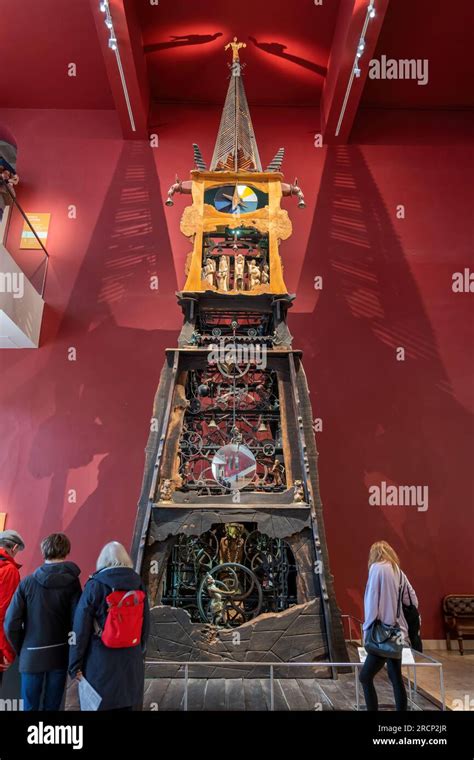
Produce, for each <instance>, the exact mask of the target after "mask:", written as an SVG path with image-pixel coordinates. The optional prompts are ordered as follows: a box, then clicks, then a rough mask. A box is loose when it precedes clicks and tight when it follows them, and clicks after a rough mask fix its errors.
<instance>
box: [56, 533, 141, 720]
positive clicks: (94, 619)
mask: <svg viewBox="0 0 474 760" xmlns="http://www.w3.org/2000/svg"><path fill="white" fill-rule="evenodd" d="M135 590H140V591H143V592H145V600H144V610H143V624H142V631H141V638H140V644H139V645H138V646H130V647H120V648H117V649H115V648H111V647H108V646H106V645H105V644H103V643H102V640H101V638H100V631H101V630H102V629H103V628H104V625H105V621H106V618H107V603H106V597H107V596H108V595H109V594H111V593H112V592H113V591H135ZM148 631H149V607H148V599H147V596H146V591H145V587H144V585H143V583H142V580H141V578H140V576H139V575H138V574H137V573H136V572H135V571H134V570H133V563H132V560H131V559H130V557H129V555H128V553H127V551H126V550H125V548H124V547H123V546H122V544H119V543H118V542H117V541H112V542H111V543H109V544H106V545H105V546H104V548H103V549H102V551H101V553H100V555H99V558H98V560H97V572H95V573H94V574H93V575H91V576H90V578H89V580H88V581H87V583H86V585H85V586H84V591H83V593H82V596H81V599H80V601H79V604H78V606H77V609H76V614H75V616H74V626H73V634H74V635H73V638H72V643H71V646H70V653H69V675H70V676H71V678H75V677H77V678H79V679H80V678H82V677H84V678H85V679H86V680H87V681H88V682H89V683H90V685H91V686H92V687H93V688H94V689H95V691H96V692H97V693H98V694H99V696H100V697H101V698H102V701H101V703H100V707H99V710H131V709H133V708H134V707H137V708H138V707H140V708H141V706H142V704H143V691H144V681H145V667H144V655H145V650H146V642H147V638H148Z"/></svg>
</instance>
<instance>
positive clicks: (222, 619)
mask: <svg viewBox="0 0 474 760" xmlns="http://www.w3.org/2000/svg"><path fill="white" fill-rule="evenodd" d="M222 585H223V584H222ZM206 591H207V593H208V594H209V598H210V600H211V601H210V605H209V610H210V612H211V616H212V623H213V624H214V625H219V624H221V625H224V626H225V625H226V624H227V612H226V609H225V601H224V599H223V597H224V596H232V594H235V593H236V591H228V590H226V589H222V588H219V586H217V584H216V582H215V580H214V578H213V577H212V575H210V573H208V574H207V575H206Z"/></svg>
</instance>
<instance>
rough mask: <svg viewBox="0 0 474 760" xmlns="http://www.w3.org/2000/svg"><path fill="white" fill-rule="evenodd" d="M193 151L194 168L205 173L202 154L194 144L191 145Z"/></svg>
mask: <svg viewBox="0 0 474 760" xmlns="http://www.w3.org/2000/svg"><path fill="white" fill-rule="evenodd" d="M193 151H194V163H195V165H196V168H197V169H199V170H200V171H202V172H205V171H206V169H207V166H206V163H205V161H204V159H203V157H202V153H201V151H200V148H199V145H196V143H193Z"/></svg>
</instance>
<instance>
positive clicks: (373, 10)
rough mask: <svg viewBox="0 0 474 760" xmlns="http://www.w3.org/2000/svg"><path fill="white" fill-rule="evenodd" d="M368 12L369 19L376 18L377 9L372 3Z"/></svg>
mask: <svg viewBox="0 0 474 760" xmlns="http://www.w3.org/2000/svg"><path fill="white" fill-rule="evenodd" d="M367 12H368V14H369V18H375V8H374V6H373V5H372V3H371V4H370V5H369V7H368V8H367Z"/></svg>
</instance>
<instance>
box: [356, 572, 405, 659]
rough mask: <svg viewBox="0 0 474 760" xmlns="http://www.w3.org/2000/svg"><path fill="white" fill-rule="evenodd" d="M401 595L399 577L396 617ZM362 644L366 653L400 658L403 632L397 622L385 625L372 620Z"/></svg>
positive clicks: (398, 612) (398, 611)
mask: <svg viewBox="0 0 474 760" xmlns="http://www.w3.org/2000/svg"><path fill="white" fill-rule="evenodd" d="M401 597H402V581H401V579H400V586H399V589H398V602H397V616H396V619H398V617H399V615H400V602H401ZM364 646H365V649H366V651H367V652H368V654H375V655H376V656H377V657H385V658H388V659H390V660H401V658H402V650H403V634H402V631H401V629H400V626H399V625H398V624H397V623H394V624H393V625H387V623H382V622H381V621H380V620H374V622H373V623H372V624H371V625H370V626H369V627H368V629H367V633H366V635H365V641H364Z"/></svg>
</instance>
